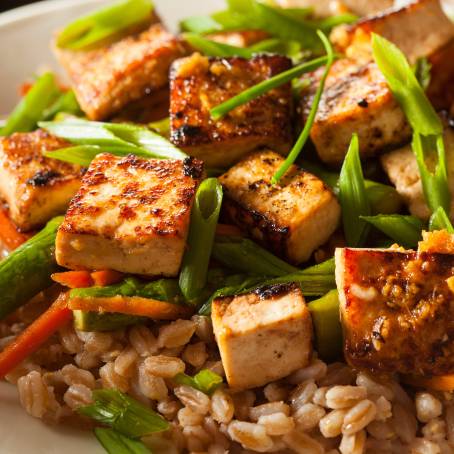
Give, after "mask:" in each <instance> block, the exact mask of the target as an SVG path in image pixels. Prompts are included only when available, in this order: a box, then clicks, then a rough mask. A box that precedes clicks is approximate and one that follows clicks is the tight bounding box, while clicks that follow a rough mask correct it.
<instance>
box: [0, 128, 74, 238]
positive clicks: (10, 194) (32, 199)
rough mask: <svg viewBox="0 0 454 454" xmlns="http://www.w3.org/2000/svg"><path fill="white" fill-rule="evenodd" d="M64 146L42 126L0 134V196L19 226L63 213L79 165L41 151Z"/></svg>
mask: <svg viewBox="0 0 454 454" xmlns="http://www.w3.org/2000/svg"><path fill="white" fill-rule="evenodd" d="M67 146H68V142H66V141H64V140H61V139H58V138H56V137H54V136H51V135H50V134H49V133H47V132H45V131H43V130H38V131H35V132H27V133H16V134H13V135H11V136H9V137H0V197H1V198H3V199H4V200H5V201H6V202H7V203H8V205H9V214H10V217H11V219H12V220H13V222H14V223H15V224H16V225H17V226H18V227H19V228H20V229H21V230H24V231H27V230H32V229H35V228H38V227H40V226H42V225H43V224H45V223H46V222H47V221H48V220H49V219H50V218H52V217H54V216H57V215H59V214H63V213H64V212H65V210H66V208H67V207H68V204H69V201H70V200H71V197H72V196H73V195H74V194H75V193H76V192H77V190H78V189H79V186H80V182H81V179H82V171H81V168H80V167H79V166H76V165H72V164H67V163H65V162H62V161H59V160H57V159H51V158H45V157H44V156H43V152H44V151H53V150H58V149H60V148H65V147H67Z"/></svg>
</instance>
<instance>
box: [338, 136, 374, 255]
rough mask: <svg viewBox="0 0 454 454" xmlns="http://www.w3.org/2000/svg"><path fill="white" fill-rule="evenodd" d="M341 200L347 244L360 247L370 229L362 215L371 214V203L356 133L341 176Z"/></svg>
mask: <svg viewBox="0 0 454 454" xmlns="http://www.w3.org/2000/svg"><path fill="white" fill-rule="evenodd" d="M339 201H340V204H341V207H342V219H343V225H344V234H345V238H346V240H347V244H348V245H349V246H351V247H359V246H360V245H362V244H363V243H364V241H365V239H366V237H367V233H368V231H369V225H368V224H367V222H366V221H364V220H363V219H361V216H369V215H370V204H369V200H368V198H367V196H366V187H365V184H364V176H363V171H362V168H361V161H360V158H359V142H358V136H357V135H356V134H354V135H353V137H352V140H351V142H350V147H349V149H348V152H347V155H346V156H345V159H344V163H343V165H342V169H341V173H340V176H339Z"/></svg>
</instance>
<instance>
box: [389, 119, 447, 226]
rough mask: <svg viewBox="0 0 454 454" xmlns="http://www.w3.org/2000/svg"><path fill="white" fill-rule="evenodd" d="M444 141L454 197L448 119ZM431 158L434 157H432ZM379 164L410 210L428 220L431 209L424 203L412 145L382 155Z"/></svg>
mask: <svg viewBox="0 0 454 454" xmlns="http://www.w3.org/2000/svg"><path fill="white" fill-rule="evenodd" d="M445 120H446V119H445ZM444 143H445V152H446V167H447V172H448V184H449V189H450V192H451V195H452V196H454V130H453V129H452V128H451V127H450V126H449V125H448V124H447V121H446V122H445V129H444ZM434 158H435V156H433V157H432V158H431V159H434ZM429 160H430V158H429ZM381 163H382V166H383V169H384V170H385V172H386V174H387V175H388V178H389V179H390V181H391V182H392V184H393V185H394V186H395V187H396V190H397V192H398V193H399V195H400V196H402V199H403V200H404V202H405V203H406V205H407V206H408V210H409V211H410V213H411V214H412V215H414V216H416V217H418V218H421V219H429V218H430V215H431V211H430V210H429V207H428V206H427V204H426V200H425V197H424V192H423V189H422V183H421V176H420V174H419V168H418V164H417V162H416V158H415V154H414V153H413V150H412V148H411V145H406V146H404V147H402V148H399V149H398V150H394V151H391V152H390V153H386V154H384V155H383V156H382V157H381ZM450 217H451V219H453V220H454V199H453V201H452V202H451V210H450Z"/></svg>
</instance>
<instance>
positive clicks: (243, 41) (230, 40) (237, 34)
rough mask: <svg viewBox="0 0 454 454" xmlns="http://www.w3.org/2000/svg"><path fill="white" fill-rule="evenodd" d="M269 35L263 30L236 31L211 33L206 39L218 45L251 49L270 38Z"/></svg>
mask: <svg viewBox="0 0 454 454" xmlns="http://www.w3.org/2000/svg"><path fill="white" fill-rule="evenodd" d="M269 36H270V35H269V34H268V33H266V32H265V31H263V30H235V31H226V32H217V33H211V34H209V35H207V36H206V37H207V38H208V39H212V40H213V41H216V42H218V43H223V44H228V45H229V46H236V47H249V46H252V45H253V44H256V43H258V42H260V41H263V40H265V39H267V38H269Z"/></svg>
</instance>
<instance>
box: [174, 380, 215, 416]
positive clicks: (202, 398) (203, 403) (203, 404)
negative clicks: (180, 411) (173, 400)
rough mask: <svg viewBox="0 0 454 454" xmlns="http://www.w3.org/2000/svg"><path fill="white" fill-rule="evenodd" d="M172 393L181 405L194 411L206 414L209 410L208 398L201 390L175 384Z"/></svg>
mask: <svg viewBox="0 0 454 454" xmlns="http://www.w3.org/2000/svg"><path fill="white" fill-rule="evenodd" d="M174 393H175V395H176V396H177V397H178V399H179V400H180V402H181V403H182V404H183V405H185V406H186V407H189V408H190V409H191V410H192V411H194V412H195V413H199V414H200V415H206V414H207V413H208V412H209V411H210V407H211V402H210V398H209V397H208V396H207V395H206V394H204V393H203V392H202V391H199V390H198V389H195V388H191V387H190V386H186V385H182V386H177V387H176V388H175V389H174Z"/></svg>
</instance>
